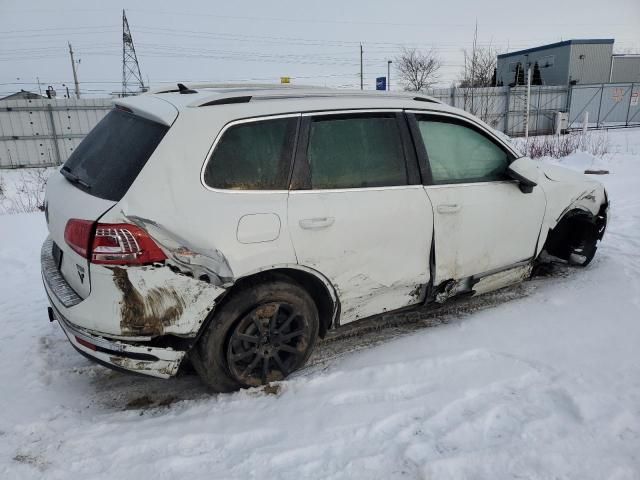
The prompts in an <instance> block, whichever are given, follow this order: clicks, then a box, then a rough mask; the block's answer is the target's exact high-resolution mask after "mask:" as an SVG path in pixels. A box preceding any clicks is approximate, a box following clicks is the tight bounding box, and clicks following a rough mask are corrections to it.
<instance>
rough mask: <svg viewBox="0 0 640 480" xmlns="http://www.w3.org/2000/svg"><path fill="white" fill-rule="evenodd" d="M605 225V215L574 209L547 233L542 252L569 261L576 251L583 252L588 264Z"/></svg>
mask: <svg viewBox="0 0 640 480" xmlns="http://www.w3.org/2000/svg"><path fill="white" fill-rule="evenodd" d="M604 224H606V214H598V215H593V214H592V213H591V212H588V211H585V210H580V209H574V210H571V211H569V212H567V213H566V214H565V215H564V216H563V217H562V218H561V219H560V221H559V222H558V224H557V225H556V226H555V227H554V228H553V229H552V230H551V231H550V232H549V235H548V237H547V240H546V242H545V246H544V250H546V251H547V253H548V254H550V255H553V256H554V257H557V258H561V259H563V260H567V261H570V258H571V254H572V253H574V252H575V251H576V249H582V250H583V251H584V254H585V257H586V261H585V263H584V265H586V264H587V263H589V262H590V261H591V259H592V258H593V255H594V254H595V251H596V244H597V242H598V240H599V239H600V238H601V237H602V233H603V231H604Z"/></svg>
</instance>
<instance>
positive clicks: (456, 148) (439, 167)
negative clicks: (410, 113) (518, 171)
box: [418, 117, 510, 184]
mask: <svg viewBox="0 0 640 480" xmlns="http://www.w3.org/2000/svg"><path fill="white" fill-rule="evenodd" d="M418 127H419V129H420V134H421V135H422V140H423V141H424V144H425V147H426V149H427V156H428V158H429V165H430V166H431V175H432V178H433V183H435V184H443V183H462V182H487V181H494V180H504V179H506V176H505V172H506V169H507V167H508V165H509V160H510V155H509V154H508V153H507V152H506V151H505V150H504V149H502V148H501V147H500V146H498V145H497V144H496V143H494V142H493V140H491V139H490V138H488V137H487V136H485V135H483V134H482V133H480V132H478V131H476V130H475V129H473V128H471V127H468V126H465V125H463V124H461V123H458V122H456V121H449V120H445V119H434V118H430V117H427V118H422V119H421V118H418Z"/></svg>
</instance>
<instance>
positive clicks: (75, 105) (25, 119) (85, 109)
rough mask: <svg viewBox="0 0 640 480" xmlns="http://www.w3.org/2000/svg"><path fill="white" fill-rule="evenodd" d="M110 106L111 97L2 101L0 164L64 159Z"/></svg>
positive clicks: (11, 165) (48, 162) (25, 164)
mask: <svg viewBox="0 0 640 480" xmlns="http://www.w3.org/2000/svg"><path fill="white" fill-rule="evenodd" d="M111 107H112V100H111V99H108V98H100V99H73V98H72V99H17V100H3V101H0V168H18V167H30V166H50V165H59V164H61V163H63V162H64V161H66V159H67V158H68V157H69V155H70V154H71V152H73V150H74V149H75V148H76V147H77V146H78V144H79V143H80V141H81V140H82V138H84V137H85V136H86V134H87V133H89V131H91V129H92V128H93V127H94V126H95V125H96V124H97V123H98V122H99V121H100V120H101V119H102V118H103V117H104V116H105V115H106V114H107V112H108V111H109V110H110V109H111Z"/></svg>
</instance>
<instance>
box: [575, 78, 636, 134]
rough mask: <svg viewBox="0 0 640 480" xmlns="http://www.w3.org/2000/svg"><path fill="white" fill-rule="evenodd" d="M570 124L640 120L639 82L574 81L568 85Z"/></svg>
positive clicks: (612, 124)
mask: <svg viewBox="0 0 640 480" xmlns="http://www.w3.org/2000/svg"><path fill="white" fill-rule="evenodd" d="M569 112H570V113H569V128H572V129H578V128H583V127H584V124H585V120H586V122H587V127H588V128H599V127H617V126H628V125H637V124H639V123H640V84H638V83H635V84H634V83H608V84H607V83H605V84H599V85H576V86H574V87H573V88H572V89H571V104H570V109H569Z"/></svg>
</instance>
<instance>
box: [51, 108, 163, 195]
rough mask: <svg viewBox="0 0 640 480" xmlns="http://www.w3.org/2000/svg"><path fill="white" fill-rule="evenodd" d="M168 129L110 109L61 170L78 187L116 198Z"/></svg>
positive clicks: (124, 190)
mask: <svg viewBox="0 0 640 480" xmlns="http://www.w3.org/2000/svg"><path fill="white" fill-rule="evenodd" d="M168 130H169V127H168V126H166V125H161V124H159V123H156V122H152V121H150V120H146V119H144V118H141V117H137V116H135V115H133V114H131V113H128V112H125V111H123V110H118V109H114V110H111V111H110V112H109V113H108V114H107V115H106V116H105V117H104V118H103V119H102V120H101V121H100V123H98V124H97V125H96V126H95V128H94V129H93V130H91V132H90V133H89V135H87V136H86V137H85V138H84V140H83V141H82V142H81V143H80V145H79V146H78V148H77V149H76V151H75V152H73V153H72V154H71V156H70V157H69V159H68V160H67V161H66V162H65V164H64V165H63V167H62V170H61V173H62V174H63V175H64V176H65V177H67V179H68V180H69V181H70V182H72V183H73V184H74V185H75V186H77V187H78V188H79V189H81V190H83V191H85V192H87V193H90V194H91V195H93V196H95V197H99V198H104V199H105V200H112V201H114V202H117V201H119V200H120V199H121V198H122V197H123V196H124V194H125V193H126V191H127V190H128V189H129V187H130V186H131V184H132V183H133V181H134V180H135V179H136V177H137V176H138V174H139V173H140V171H141V170H142V168H143V167H144V165H145V164H146V163H147V160H148V159H149V157H150V156H151V154H152V153H153V151H154V150H155V149H156V147H157V146H158V144H159V143H160V141H161V140H162V137H164V135H165V133H167V131H168Z"/></svg>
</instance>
